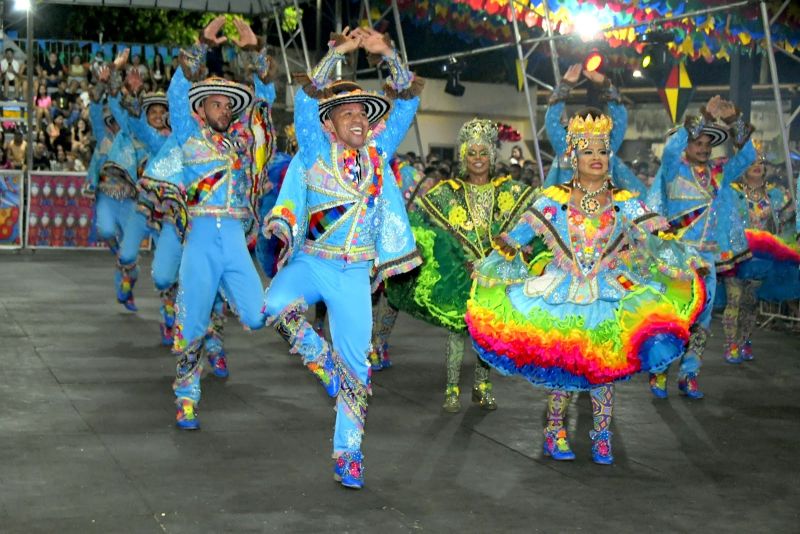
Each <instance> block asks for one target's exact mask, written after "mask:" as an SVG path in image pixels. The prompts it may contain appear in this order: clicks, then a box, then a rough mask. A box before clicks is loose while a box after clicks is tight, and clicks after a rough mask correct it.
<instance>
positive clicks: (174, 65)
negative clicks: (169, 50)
mask: <svg viewBox="0 0 800 534" xmlns="http://www.w3.org/2000/svg"><path fill="white" fill-rule="evenodd" d="M180 65H181V64H180V61H179V60H178V56H173V57H172V59H171V60H170V62H169V65H167V79H166V80H164V82H165V83H164V85H169V82H170V80H172V75H173V74H174V73H175V71H176V70H178V69H179V68H181V66H180Z"/></svg>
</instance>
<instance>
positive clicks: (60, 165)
mask: <svg viewBox="0 0 800 534" xmlns="http://www.w3.org/2000/svg"><path fill="white" fill-rule="evenodd" d="M55 155H56V158H55V159H54V160H52V161H50V170H51V171H59V172H64V171H68V170H69V169H68V168H67V152H66V150H64V147H63V146H62V145H58V146H56V151H55Z"/></svg>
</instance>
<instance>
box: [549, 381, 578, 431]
mask: <svg viewBox="0 0 800 534" xmlns="http://www.w3.org/2000/svg"><path fill="white" fill-rule="evenodd" d="M571 398H572V394H571V393H570V392H568V391H561V390H558V389H553V390H551V391H550V393H549V394H548V395H547V426H546V427H545V431H547V432H558V431H559V430H561V429H562V428H564V420H565V419H566V417H567V408H569V402H570V399H571Z"/></svg>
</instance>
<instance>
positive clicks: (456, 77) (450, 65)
mask: <svg viewBox="0 0 800 534" xmlns="http://www.w3.org/2000/svg"><path fill="white" fill-rule="evenodd" d="M465 66H466V65H465V64H464V63H463V62H461V61H459V60H458V58H455V57H453V56H450V57H449V58H447V63H445V64H444V65H442V72H444V73H445V74H447V83H446V84H445V86H444V92H445V93H447V94H448V95H453V96H464V91H465V90H466V88H465V87H464V86H463V85H461V82H460V78H461V72H462V71H463V70H464V67H465Z"/></svg>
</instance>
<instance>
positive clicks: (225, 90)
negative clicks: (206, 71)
mask: <svg viewBox="0 0 800 534" xmlns="http://www.w3.org/2000/svg"><path fill="white" fill-rule="evenodd" d="M211 95H222V96H227V97H228V98H230V99H231V112H232V113H233V114H234V115H238V114H239V113H241V112H242V111H244V110H245V109H247V107H248V106H249V105H250V104H251V103H252V102H253V91H252V90H250V88H249V87H247V86H246V85H242V84H240V83H236V82H232V81H230V80H226V79H225V78H219V77H217V76H212V77H211V78H207V79H205V80H203V81H202V82H197V83H195V84H194V85H192V88H191V89H189V106H191V108H192V111H194V112H195V113H197V112H198V110H199V109H200V105H201V104H202V103H203V100H205V99H206V98H207V97H209V96H211Z"/></svg>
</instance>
